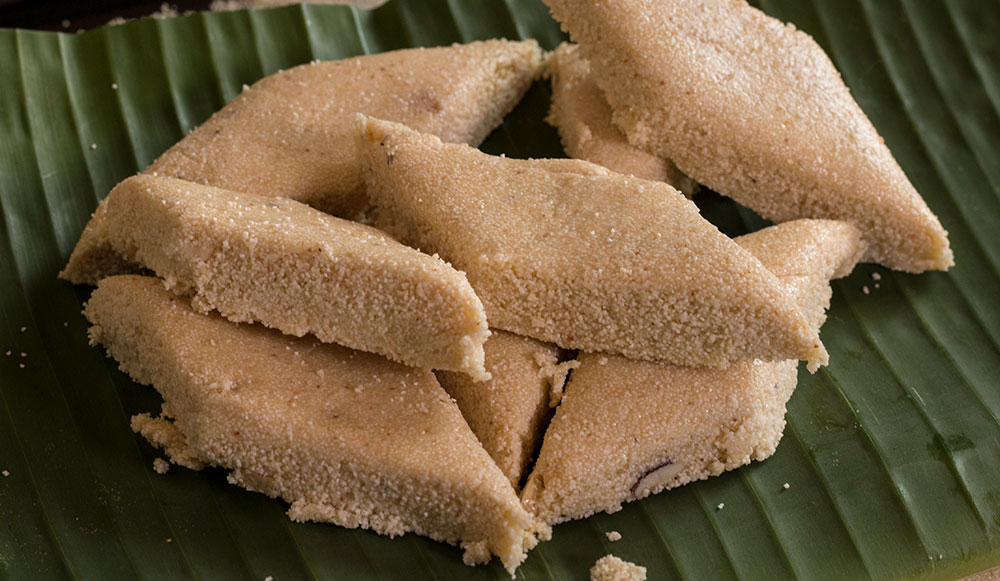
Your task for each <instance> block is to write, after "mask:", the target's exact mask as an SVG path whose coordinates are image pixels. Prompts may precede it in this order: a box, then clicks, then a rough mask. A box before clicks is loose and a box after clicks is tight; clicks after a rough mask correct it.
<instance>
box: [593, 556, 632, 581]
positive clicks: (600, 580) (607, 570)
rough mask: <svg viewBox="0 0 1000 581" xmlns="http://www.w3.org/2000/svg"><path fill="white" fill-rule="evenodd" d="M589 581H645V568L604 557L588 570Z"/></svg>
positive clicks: (613, 557)
mask: <svg viewBox="0 0 1000 581" xmlns="http://www.w3.org/2000/svg"><path fill="white" fill-rule="evenodd" d="M590 581H646V568H645V567H642V566H639V565H636V564H635V563H629V562H628V561H624V560H622V559H620V558H618V557H616V556H614V555H605V556H603V557H601V558H600V559H598V560H597V562H596V563H594V566H593V567H591V568H590Z"/></svg>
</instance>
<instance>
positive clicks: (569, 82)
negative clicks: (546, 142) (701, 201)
mask: <svg viewBox="0 0 1000 581" xmlns="http://www.w3.org/2000/svg"><path fill="white" fill-rule="evenodd" d="M578 49H579V47H578V46H576V45H574V44H569V43H565V42H564V43H563V44H561V45H559V46H558V47H557V48H556V50H555V52H553V53H552V54H551V55H550V56H549V58H548V61H547V64H548V71H549V74H550V75H551V77H552V107H551V109H549V116H548V117H547V118H546V121H548V122H549V125H552V126H553V127H555V128H556V129H557V130H558V131H559V137H560V138H561V139H562V145H563V149H565V150H566V153H567V154H568V155H569V156H570V157H575V158H577V159H585V160H587V161H590V162H593V163H596V164H598V165H602V166H604V167H606V168H608V169H610V170H613V171H616V172H618V173H623V174H626V175H629V174H630V175H634V176H635V177H637V178H643V179H647V180H659V181H663V182H667V183H668V184H670V185H672V186H673V187H675V188H677V189H678V190H680V191H681V193H683V194H684V195H685V196H687V197H689V198H690V197H691V196H692V195H693V194H694V192H695V190H696V189H697V187H698V184H697V183H696V182H695V181H694V180H692V179H691V178H689V177H687V176H686V175H684V173H683V172H681V170H679V169H677V166H676V165H674V164H673V162H671V161H670V160H669V159H664V158H662V157H658V156H655V155H652V154H650V153H647V152H646V151H644V150H642V149H639V148H638V147H635V146H634V145H631V144H629V142H628V138H627V137H625V134H624V133H622V131H621V129H618V127H616V126H615V124H614V123H612V122H611V106H610V105H608V101H607V100H606V99H605V98H604V93H603V92H602V91H601V89H600V87H598V86H597V83H595V82H594V79H592V78H591V72H590V63H588V62H587V59H585V58H583V56H582V55H581V54H580V51H579V50H578Z"/></svg>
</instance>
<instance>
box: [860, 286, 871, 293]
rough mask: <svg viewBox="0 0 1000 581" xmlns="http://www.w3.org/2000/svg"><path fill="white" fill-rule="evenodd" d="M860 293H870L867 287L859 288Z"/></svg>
mask: <svg viewBox="0 0 1000 581" xmlns="http://www.w3.org/2000/svg"><path fill="white" fill-rule="evenodd" d="M861 292H863V293H865V294H868V293H870V292H872V291H871V290H870V289H869V288H868V286H867V285H865V286H863V287H861Z"/></svg>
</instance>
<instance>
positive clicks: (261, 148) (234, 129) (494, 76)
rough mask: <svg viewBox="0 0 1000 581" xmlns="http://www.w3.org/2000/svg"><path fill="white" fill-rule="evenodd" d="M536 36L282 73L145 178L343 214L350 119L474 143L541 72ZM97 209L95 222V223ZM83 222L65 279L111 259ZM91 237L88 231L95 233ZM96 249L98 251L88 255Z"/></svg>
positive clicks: (348, 207)
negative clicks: (373, 119)
mask: <svg viewBox="0 0 1000 581" xmlns="http://www.w3.org/2000/svg"><path fill="white" fill-rule="evenodd" d="M541 65H542V61H541V51H540V49H539V48H538V45H537V43H536V42H535V41H533V40H529V41H523V42H513V41H506V40H489V41H485V42H473V43H469V44H463V45H458V44H456V45H452V46H449V47H437V48H414V49H407V50H398V51H392V52H386V53H382V54H376V55H367V56H360V57H355V58H349V59H344V60H338V61H331V62H318V61H317V62H314V63H311V64H307V65H301V66H298V67H294V68H291V69H288V70H286V71H281V72H279V73H276V74H274V75H271V76H268V77H265V78H264V79H261V80H260V81H258V82H256V83H254V85H253V86H252V87H249V88H248V89H246V90H245V91H243V93H241V94H240V95H239V96H237V97H236V98H235V99H234V100H233V101H232V102H231V103H229V104H228V105H226V106H225V107H223V108H222V109H221V110H220V111H218V112H217V113H216V114H215V115H213V116H212V117H211V118H210V119H209V120H208V121H206V122H205V123H204V124H202V125H201V126H200V127H198V128H197V129H195V130H194V131H192V132H191V133H189V134H188V135H186V136H185V137H184V138H183V139H182V140H181V141H179V142H178V143H177V144H176V145H174V146H173V147H171V148H170V149H169V150H167V151H166V153H164V154H163V155H161V156H160V157H159V159H157V160H156V161H155V162H153V164H152V165H151V166H149V167H148V168H147V169H146V170H145V172H144V173H147V174H159V175H167V176H173V177H177V178H182V179H185V180H188V181H193V182H198V183H203V184H208V185H212V186H217V187H220V188H226V189H230V190H237V191H241V192H249V193H254V194H260V195H263V196H273V197H287V198H291V199H293V200H297V201H299V202H304V203H306V204H309V205H311V206H313V207H315V208H318V209H321V210H324V211H326V212H330V213H332V214H334V215H337V216H340V217H344V218H355V217H356V216H357V215H358V214H359V212H361V211H362V210H363V209H364V208H365V206H366V198H365V193H364V188H363V184H362V178H361V172H360V170H359V169H358V167H357V165H356V163H355V152H354V136H353V133H352V129H351V119H353V116H354V114H355V113H357V112H359V111H360V112H364V113H368V114H371V115H378V116H380V117H384V118H386V119H392V120H395V121H401V122H404V123H407V124H409V125H412V126H414V127H419V128H420V129H422V130H424V131H428V132H431V133H434V134H436V135H440V136H441V138H442V139H444V140H446V141H455V142H465V143H470V144H473V145H476V144H478V143H480V142H481V141H482V140H483V139H485V138H486V136H487V135H488V134H489V133H490V131H492V130H493V129H494V128H495V127H496V126H497V125H499V124H500V122H501V121H502V120H503V116H504V115H505V114H506V113H507V112H508V111H510V110H511V109H513V107H514V105H516V104H517V102H518V101H519V100H520V99H521V96H522V95H523V94H524V92H525V91H526V90H527V89H528V87H529V86H530V85H531V82H532V80H533V79H535V78H536V77H537V76H538V75H539V73H540V71H541ZM100 217H101V211H100V210H98V212H96V213H95V217H94V218H93V220H92V222H93V221H95V220H96V221H99V220H100ZM100 232H101V228H100V227H99V226H98V227H90V226H88V228H87V230H85V232H84V235H83V236H82V237H81V240H80V242H79V243H78V245H77V248H76V249H75V250H74V252H73V254H72V256H71V257H70V260H69V263H68V264H67V265H66V269H65V270H64V271H63V272H62V273H61V276H62V277H63V278H64V279H66V280H69V281H71V282H73V283H76V284H94V283H96V282H97V280H99V279H100V278H101V276H103V275H105V274H106V273H105V271H103V270H101V266H102V265H103V264H106V263H107V262H109V261H114V260H115V259H114V257H110V258H109V257H106V256H103V255H102V254H106V253H108V252H109V249H108V247H107V245H106V244H103V243H102V239H101V238H100V236H99V234H100ZM95 235H96V236H95ZM95 254H97V256H94V255H95Z"/></svg>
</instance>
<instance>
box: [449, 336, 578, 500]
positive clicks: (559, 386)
mask: <svg viewBox="0 0 1000 581" xmlns="http://www.w3.org/2000/svg"><path fill="white" fill-rule="evenodd" d="M483 348H484V350H485V353H486V371H487V373H489V374H490V375H491V376H492V379H490V380H489V381H485V382H477V381H474V380H472V379H471V378H470V377H469V376H468V375H467V374H464V373H455V372H451V371H438V372H437V378H438V382H440V383H441V387H443V388H444V390H445V391H447V392H448V394H449V395H450V396H451V397H453V398H455V401H456V403H458V409H460V410H462V416H463V417H465V421H466V422H468V423H469V427H470V428H472V432H473V433H474V434H476V437H477V438H479V441H480V442H482V444H483V448H486V451H487V452H489V454H490V457H492V458H493V461H494V462H496V463H497V466H499V467H500V470H502V471H503V473H504V474H505V475H506V476H507V478H508V479H509V480H510V482H511V484H512V485H513V486H514V488H518V487H520V483H521V479H522V477H523V475H524V473H525V468H526V467H527V466H528V463H529V462H530V461H531V458H532V455H533V454H534V452H535V450H536V449H537V447H538V444H539V443H540V442H541V440H542V433H543V432H544V431H545V426H546V425H547V424H548V420H549V419H550V418H551V416H552V408H553V407H555V403H552V402H553V401H556V400H557V398H558V397H561V395H562V391H563V385H564V384H565V382H566V376H567V375H568V373H569V370H570V369H571V368H572V367H573V366H574V365H575V362H573V361H566V362H563V363H560V362H559V348H558V347H556V346H555V345H550V344H547V343H542V342H541V341H536V340H535V339H529V338H528V337H521V336H520V335H515V334H513V333H507V332H506V331H492V334H491V335H490V338H489V339H488V340H487V341H486V343H485V344H484V345H483Z"/></svg>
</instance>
